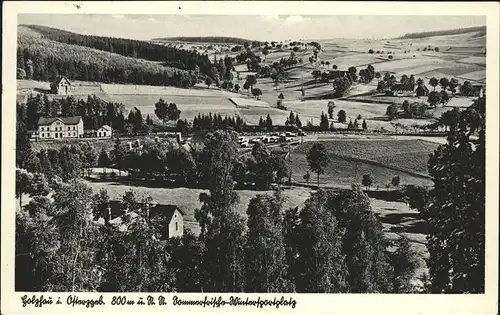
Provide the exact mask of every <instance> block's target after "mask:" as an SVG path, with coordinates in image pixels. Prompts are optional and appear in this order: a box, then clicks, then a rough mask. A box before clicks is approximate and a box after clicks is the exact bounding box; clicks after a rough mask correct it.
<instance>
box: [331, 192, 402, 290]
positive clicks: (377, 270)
mask: <svg viewBox="0 0 500 315" xmlns="http://www.w3.org/2000/svg"><path fill="white" fill-rule="evenodd" d="M326 207H327V208H328V210H329V211H330V212H331V213H333V215H334V216H335V218H336V220H337V222H338V224H339V228H340V229H341V230H343V231H344V234H343V237H342V249H343V252H344V253H345V255H346V265H347V271H348V276H347V282H348V284H349V288H350V292H352V293H370V292H371V293H389V292H391V291H392V286H391V280H390V276H391V275H392V273H393V269H392V266H391V263H390V262H391V261H390V257H389V256H388V254H387V246H388V245H389V242H388V240H387V239H386V238H385V236H384V233H383V228H382V224H381V223H380V221H379V220H378V219H377V217H376V215H375V213H374V212H373V210H372V209H371V206H370V199H369V198H368V196H367V195H366V194H365V193H364V192H363V191H362V190H361V189H360V187H359V186H356V185H353V187H352V189H351V190H344V191H341V192H340V193H338V194H335V195H333V196H331V197H330V198H328V200H327V205H326Z"/></svg>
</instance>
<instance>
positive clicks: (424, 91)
mask: <svg viewBox="0 0 500 315" xmlns="http://www.w3.org/2000/svg"><path fill="white" fill-rule="evenodd" d="M415 94H416V95H417V96H418V97H420V96H427V95H428V94H429V89H428V88H427V86H425V85H423V84H422V85H419V86H417V88H416V89H415Z"/></svg>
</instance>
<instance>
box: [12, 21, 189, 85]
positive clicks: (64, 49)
mask: <svg viewBox="0 0 500 315" xmlns="http://www.w3.org/2000/svg"><path fill="white" fill-rule="evenodd" d="M57 75H65V76H67V77H68V78H69V79H71V80H82V81H95V82H107V83H133V84H146V85H171V86H177V87H186V88H187V87H190V86H193V85H194V84H196V82H197V75H196V74H195V72H194V71H185V70H179V69H175V68H171V67H165V66H163V65H161V64H160V63H159V62H156V61H149V60H144V59H139V58H132V57H126V56H121V55H119V54H116V53H111V52H107V51H102V50H98V49H94V48H90V47H84V46H79V45H72V44H66V43H61V42H57V41H54V40H50V39H47V38H43V37H42V36H41V35H40V34H39V33H37V32H35V31H33V30H32V29H28V28H25V27H19V28H18V34H17V78H19V79H25V78H27V79H34V80H41V81H48V80H51V79H53V78H54V77H56V76H57Z"/></svg>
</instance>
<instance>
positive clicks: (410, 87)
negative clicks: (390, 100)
mask: <svg viewBox="0 0 500 315" xmlns="http://www.w3.org/2000/svg"><path fill="white" fill-rule="evenodd" d="M391 90H392V91H411V92H413V91H414V90H415V84H402V83H396V84H394V85H393V86H392V87H391Z"/></svg>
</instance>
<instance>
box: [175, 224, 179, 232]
mask: <svg viewBox="0 0 500 315" xmlns="http://www.w3.org/2000/svg"><path fill="white" fill-rule="evenodd" d="M175 230H176V231H179V222H175Z"/></svg>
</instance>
